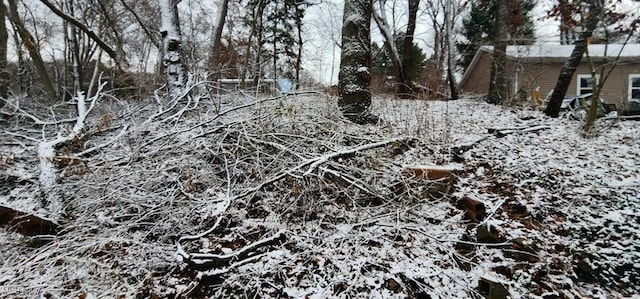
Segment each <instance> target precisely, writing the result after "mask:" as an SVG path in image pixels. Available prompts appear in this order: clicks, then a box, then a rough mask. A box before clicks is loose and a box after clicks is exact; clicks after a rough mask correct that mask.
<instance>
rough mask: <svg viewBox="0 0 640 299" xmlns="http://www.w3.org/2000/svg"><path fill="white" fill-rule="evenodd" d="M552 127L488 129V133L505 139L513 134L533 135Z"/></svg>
mask: <svg viewBox="0 0 640 299" xmlns="http://www.w3.org/2000/svg"><path fill="white" fill-rule="evenodd" d="M548 129H551V127H549V126H546V125H535V126H522V127H511V128H488V129H487V131H488V132H489V133H490V134H493V135H495V136H496V137H504V136H507V135H509V134H513V133H531V132H538V131H542V130H548Z"/></svg>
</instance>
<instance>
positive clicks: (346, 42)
mask: <svg viewBox="0 0 640 299" xmlns="http://www.w3.org/2000/svg"><path fill="white" fill-rule="evenodd" d="M371 8H372V4H371V0H346V1H345V2H344V18H343V25H342V26H343V27H342V55H341V61H340V75H339V77H340V78H339V79H340V99H339V100H338V104H339V105H340V108H341V109H342V111H343V113H344V115H345V117H347V118H348V119H349V120H351V121H353V122H356V123H366V122H368V121H367V110H368V108H369V106H371V36H370V33H371V32H370V30H369V28H370V26H371Z"/></svg>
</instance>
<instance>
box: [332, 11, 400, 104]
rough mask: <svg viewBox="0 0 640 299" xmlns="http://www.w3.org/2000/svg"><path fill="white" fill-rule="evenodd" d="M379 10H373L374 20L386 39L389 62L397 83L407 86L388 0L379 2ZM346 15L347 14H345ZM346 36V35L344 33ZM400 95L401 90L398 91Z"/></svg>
mask: <svg viewBox="0 0 640 299" xmlns="http://www.w3.org/2000/svg"><path fill="white" fill-rule="evenodd" d="M377 3H378V10H376V9H372V13H373V19H374V20H375V21H376V24H377V25H378V29H379V30H380V33H381V34H382V36H383V37H384V40H385V42H384V46H385V48H386V50H387V53H388V56H389V60H391V64H393V69H394V74H395V76H396V78H395V79H396V82H397V83H398V84H400V85H405V78H404V72H403V71H402V58H401V56H400V51H399V50H398V47H397V45H396V36H395V34H394V33H393V32H392V28H391V25H390V24H389V21H388V19H387V12H386V4H387V1H386V0H377ZM345 13H346V12H345ZM343 34H344V33H343ZM397 91H398V93H399V92H400V89H398V90H397Z"/></svg>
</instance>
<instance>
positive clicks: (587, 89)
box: [576, 74, 598, 96]
mask: <svg viewBox="0 0 640 299" xmlns="http://www.w3.org/2000/svg"><path fill="white" fill-rule="evenodd" d="M597 79H598V77H597V76H596V81H597ZM588 93H593V79H592V78H591V75H584V74H582V75H578V90H577V91H576V95H579V96H580V95H583V94H588Z"/></svg>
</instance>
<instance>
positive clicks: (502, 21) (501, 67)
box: [487, 0, 510, 104]
mask: <svg viewBox="0 0 640 299" xmlns="http://www.w3.org/2000/svg"><path fill="white" fill-rule="evenodd" d="M509 2H510V1H509V0H497V5H496V26H495V28H496V37H495V39H494V43H493V63H492V64H491V80H490V83H489V94H488V96H487V101H488V102H489V103H492V104H501V103H502V102H503V101H505V100H506V99H507V73H506V69H507V44H508V43H509V30H508V28H507V26H508V21H507V18H508V17H509Z"/></svg>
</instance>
